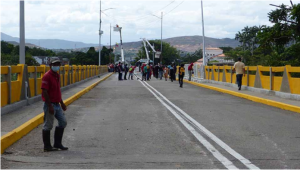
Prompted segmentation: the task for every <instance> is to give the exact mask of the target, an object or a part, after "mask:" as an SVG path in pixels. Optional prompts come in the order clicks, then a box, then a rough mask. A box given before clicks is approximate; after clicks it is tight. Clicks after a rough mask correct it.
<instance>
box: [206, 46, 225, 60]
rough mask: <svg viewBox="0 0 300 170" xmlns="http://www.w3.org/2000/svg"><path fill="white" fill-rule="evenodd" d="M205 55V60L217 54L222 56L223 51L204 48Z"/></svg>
mask: <svg viewBox="0 0 300 170" xmlns="http://www.w3.org/2000/svg"><path fill="white" fill-rule="evenodd" d="M205 53H206V57H207V59H210V58H212V57H214V56H217V55H219V54H223V50H222V49H220V48H205Z"/></svg>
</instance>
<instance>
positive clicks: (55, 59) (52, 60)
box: [50, 57, 60, 64]
mask: <svg viewBox="0 0 300 170" xmlns="http://www.w3.org/2000/svg"><path fill="white" fill-rule="evenodd" d="M50 63H51V64H53V63H60V59H59V58H58V57H51V58H50Z"/></svg>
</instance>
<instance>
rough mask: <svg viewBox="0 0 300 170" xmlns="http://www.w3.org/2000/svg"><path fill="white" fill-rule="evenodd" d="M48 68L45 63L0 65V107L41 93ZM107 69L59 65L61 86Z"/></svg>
mask: <svg viewBox="0 0 300 170" xmlns="http://www.w3.org/2000/svg"><path fill="white" fill-rule="evenodd" d="M49 70H50V67H49V66H45V65H41V66H26V65H24V64H18V65H17V66H1V79H2V80H1V84H0V88H1V107H3V106H6V105H10V104H13V103H15V102H18V101H21V100H26V99H28V98H32V97H34V96H38V95H40V94H41V93H42V90H41V84H42V77H43V75H44V74H45V73H46V72H47V71H49ZM107 71H108V70H107V66H96V65H84V66H77V65H72V66H69V65H65V66H61V67H60V70H59V74H60V80H61V81H60V82H61V87H65V86H68V85H70V84H74V83H76V82H79V81H82V80H85V79H87V78H90V77H93V76H98V75H100V74H102V73H106V72H107ZM14 74H16V75H17V77H16V79H12V75H14Z"/></svg>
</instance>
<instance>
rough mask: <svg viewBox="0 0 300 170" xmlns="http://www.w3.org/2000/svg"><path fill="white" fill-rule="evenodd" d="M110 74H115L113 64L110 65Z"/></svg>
mask: <svg viewBox="0 0 300 170" xmlns="http://www.w3.org/2000/svg"><path fill="white" fill-rule="evenodd" d="M110 72H114V65H113V64H112V63H111V64H110Z"/></svg>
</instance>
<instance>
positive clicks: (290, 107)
mask: <svg viewBox="0 0 300 170" xmlns="http://www.w3.org/2000/svg"><path fill="white" fill-rule="evenodd" d="M183 81H184V82H186V83H190V84H193V85H195V86H199V87H204V88H207V89H211V90H215V91H219V92H222V93H227V94H231V95H233V96H237V97H241V98H244V99H248V100H251V101H254V102H258V103H262V104H266V105H269V106H273V107H277V108H280V109H283V110H288V111H292V112H297V113H300V107H298V106H294V105H289V104H285V103H281V102H276V101H273V100H269V99H264V98H260V97H256V96H251V95H248V94H243V93H239V92H235V91H231V90H225V89H221V88H217V87H213V86H209V85H204V84H201V83H196V82H192V81H188V80H183Z"/></svg>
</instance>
